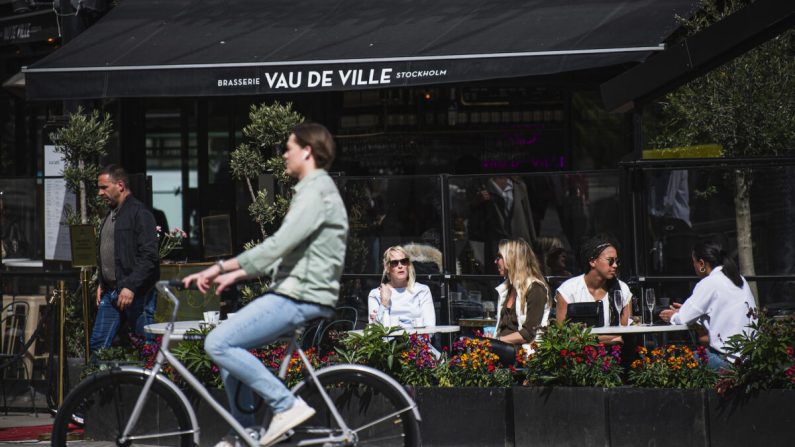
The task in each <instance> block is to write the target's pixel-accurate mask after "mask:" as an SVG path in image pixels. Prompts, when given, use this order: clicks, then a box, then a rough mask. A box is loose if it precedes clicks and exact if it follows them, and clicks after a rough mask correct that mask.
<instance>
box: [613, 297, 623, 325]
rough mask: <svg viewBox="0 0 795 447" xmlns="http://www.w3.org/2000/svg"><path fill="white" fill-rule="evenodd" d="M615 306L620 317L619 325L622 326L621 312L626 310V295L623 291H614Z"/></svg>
mask: <svg viewBox="0 0 795 447" xmlns="http://www.w3.org/2000/svg"><path fill="white" fill-rule="evenodd" d="M613 306H615V308H616V314H617V315H618V325H619V326H621V311H622V310H623V309H624V293H623V292H622V291H620V290H614V291H613Z"/></svg>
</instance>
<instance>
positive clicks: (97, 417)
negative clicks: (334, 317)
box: [52, 281, 421, 447]
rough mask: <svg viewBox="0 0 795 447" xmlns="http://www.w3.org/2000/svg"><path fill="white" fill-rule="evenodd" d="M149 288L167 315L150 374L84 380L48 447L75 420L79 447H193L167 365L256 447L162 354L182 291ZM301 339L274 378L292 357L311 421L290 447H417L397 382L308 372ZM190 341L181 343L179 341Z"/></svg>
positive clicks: (252, 436)
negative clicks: (162, 299) (79, 421)
mask: <svg viewBox="0 0 795 447" xmlns="http://www.w3.org/2000/svg"><path fill="white" fill-rule="evenodd" d="M156 287H157V290H158V291H160V292H161V293H163V294H164V295H165V296H166V297H167V298H168V299H169V301H171V303H172V304H173V311H172V313H171V322H170V324H169V325H168V327H167V330H166V333H165V334H164V335H163V339H162V342H161V346H160V350H159V351H158V353H157V357H156V361H155V364H154V366H153V367H152V369H151V370H147V369H144V368H141V367H134V366H120V367H116V368H112V369H110V370H107V371H103V372H99V373H96V374H94V375H92V376H89V377H88V378H86V379H85V380H83V381H82V382H81V383H80V384H79V385H78V386H77V387H76V388H75V389H74V390H73V391H72V392H71V393H69V395H68V396H67V397H66V399H65V400H64V402H63V405H62V406H61V408H60V410H59V411H58V414H57V416H56V419H55V423H54V424H53V431H52V445H53V446H65V445H67V438H68V436H69V434H68V428H69V425H70V422H71V420H72V416H73V415H74V414H76V413H80V414H81V415H82V418H83V420H84V421H85V422H84V436H85V437H86V438H87V439H84V440H82V441H81V442H80V445H81V446H82V445H93V443H96V444H97V445H118V446H129V445H178V446H192V445H199V443H200V427H199V426H198V421H197V418H196V413H195V411H194V409H193V407H192V406H191V404H190V403H189V400H188V398H187V397H186V395H185V393H184V392H183V391H182V389H180V388H179V387H178V386H177V385H176V384H175V383H174V382H172V381H171V380H169V379H168V378H167V377H166V376H165V375H164V374H162V373H161V372H162V370H163V366H164V365H166V364H168V365H170V366H171V367H172V368H174V370H176V372H177V373H179V374H180V375H181V376H182V378H183V379H184V380H185V382H186V383H187V384H188V385H189V387H190V388H191V389H193V390H194V391H195V392H196V393H197V394H198V396H199V397H200V398H201V399H203V400H204V401H205V402H207V403H208V404H209V405H210V406H211V407H212V408H213V409H214V410H215V412H216V413H218V414H219V415H220V416H221V417H222V418H223V419H224V420H225V421H226V422H227V423H228V424H229V425H230V426H231V427H232V429H233V430H234V431H235V433H236V434H237V439H238V445H241V444H242V445H248V446H251V447H256V446H258V437H259V434H260V433H259V431H261V429H260V428H258V427H255V428H251V427H249V428H246V427H242V426H241V425H240V424H239V423H238V422H237V421H236V420H235V419H234V417H233V416H232V415H231V414H230V413H229V411H227V410H226V408H224V407H223V405H221V404H219V403H218V402H216V401H215V399H213V397H212V396H211V395H210V394H209V392H208V391H207V389H206V388H205V387H204V386H203V385H202V384H201V383H200V382H199V381H198V379H196V377H195V376H193V374H191V373H190V371H188V369H187V367H185V365H183V364H182V363H181V362H180V361H179V360H178V359H177V358H176V357H174V355H173V354H172V353H171V352H170V351H169V344H170V342H171V337H172V335H173V331H174V322H175V321H176V317H177V310H178V308H179V299H178V298H177V297H176V296H175V295H174V292H173V290H172V289H181V288H182V284H181V283H179V282H178V281H160V282H158V283H157V285H156ZM302 331H303V328H299V329H297V330H296V331H295V332H294V333H293V334H290V336H289V344H288V349H287V352H286V354H285V357H284V359H283V360H282V363H281V367H280V369H279V377H280V378H282V379H284V377H285V376H286V373H287V368H288V366H289V363H290V359H291V358H292V355H293V353H294V352H297V353H298V356H299V357H300V359H301V362H302V363H303V365H304V368H305V375H306V377H305V378H304V380H303V381H301V382H300V383H298V384H297V385H296V386H294V387H293V388H292V392H293V393H294V394H295V395H296V396H300V397H302V398H303V399H304V401H306V403H307V404H309V405H310V406H312V407H313V408H314V409H315V410H316V411H317V413H316V414H315V415H314V416H313V417H312V418H310V419H309V420H308V421H306V422H305V423H304V424H302V425H300V426H298V427H296V428H295V430H294V431H293V432H292V433H288V435H289V439H288V441H289V442H290V443H291V444H293V445H299V446H302V445H323V446H344V445H367V444H374V445H379V446H381V445H402V446H419V445H421V439H420V432H419V423H420V420H421V418H420V414H419V410H418V409H417V405H416V403H415V402H414V400H413V399H412V398H411V397H410V396H409V394H408V393H407V392H406V390H405V389H404V388H403V387H402V386H401V385H400V384H399V383H398V382H397V381H396V380H394V379H393V378H391V377H390V376H388V375H386V374H385V373H383V372H381V371H379V370H376V369H374V368H370V367H367V366H363V365H353V364H338V365H333V366H329V367H324V368H321V369H318V370H315V369H314V368H313V367H312V365H311V364H310V362H309V360H308V358H307V356H306V354H305V353H304V351H303V350H302V349H301V346H300V344H299V343H298V340H299V339H300V336H301V333H302ZM191 337H192V336H190V335H186V336H185V337H184V338H183V339H191ZM194 337H195V336H194ZM194 339H195V338H194ZM153 396H154V398H153ZM209 441H211V442H213V443H214V442H215V441H217V440H215V439H213V440H209Z"/></svg>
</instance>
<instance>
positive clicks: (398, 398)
mask: <svg viewBox="0 0 795 447" xmlns="http://www.w3.org/2000/svg"><path fill="white" fill-rule="evenodd" d="M317 375H318V379H319V380H320V383H321V384H322V385H323V388H324V389H325V390H326V393H328V394H329V397H331V399H332V401H333V402H334V405H335V406H336V407H337V410H338V411H339V412H340V415H341V416H342V419H343V420H344V421H345V423H346V424H347V425H348V427H349V428H350V429H351V430H353V431H354V432H355V433H356V442H354V443H353V445H377V446H419V445H421V440H420V427H419V422H418V421H417V418H415V417H414V413H413V411H412V407H413V405H414V403H413V402H411V401H407V400H406V398H405V397H404V396H403V395H402V394H401V393H400V392H399V390H397V389H396V388H395V387H394V386H393V385H392V384H390V383H388V382H386V381H385V380H384V379H382V378H381V377H379V376H378V375H376V374H373V373H372V372H369V371H366V370H360V369H353V368H352V369H337V370H332V371H328V370H320V371H318V372H317ZM295 394H296V396H300V397H301V398H302V399H304V401H306V403H307V404H309V405H310V406H311V407H312V408H314V409H315V410H316V411H317V414H315V416H313V417H312V418H311V419H310V420H309V421H307V422H306V423H305V424H304V425H302V426H301V427H299V428H297V429H296V430H295V435H294V436H293V441H295V442H297V441H300V440H302V439H309V438H317V437H318V435H319V434H320V433H322V432H324V431H325V432H331V433H334V434H339V433H340V432H341V430H340V428H339V426H338V424H337V423H336V421H335V419H334V416H333V415H332V414H331V412H330V411H329V409H328V406H327V405H326V403H325V402H324V401H323V397H322V396H321V395H320V393H319V392H318V390H317V387H316V386H315V384H314V381H313V380H312V379H311V378H309V377H308V378H306V379H304V381H303V382H302V383H301V384H299V385H297V386H296V388H295Z"/></svg>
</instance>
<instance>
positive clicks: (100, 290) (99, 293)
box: [97, 285, 102, 307]
mask: <svg viewBox="0 0 795 447" xmlns="http://www.w3.org/2000/svg"><path fill="white" fill-rule="evenodd" d="M100 301H102V286H100V285H97V307H99V303H100Z"/></svg>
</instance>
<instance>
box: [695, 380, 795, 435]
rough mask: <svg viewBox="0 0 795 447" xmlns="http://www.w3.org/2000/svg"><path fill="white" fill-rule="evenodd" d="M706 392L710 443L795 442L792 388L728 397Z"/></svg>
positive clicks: (794, 395) (794, 393)
mask: <svg viewBox="0 0 795 447" xmlns="http://www.w3.org/2000/svg"><path fill="white" fill-rule="evenodd" d="M707 396H708V399H707V401H708V410H709V427H710V441H711V446H712V447H723V446H731V447H738V446H765V447H773V446H791V445H793V443H795V390H768V391H762V392H760V393H758V394H757V395H753V396H744V395H742V396H731V397H728V398H724V397H720V396H718V395H717V393H715V392H714V391H709V392H708V393H707Z"/></svg>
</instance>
